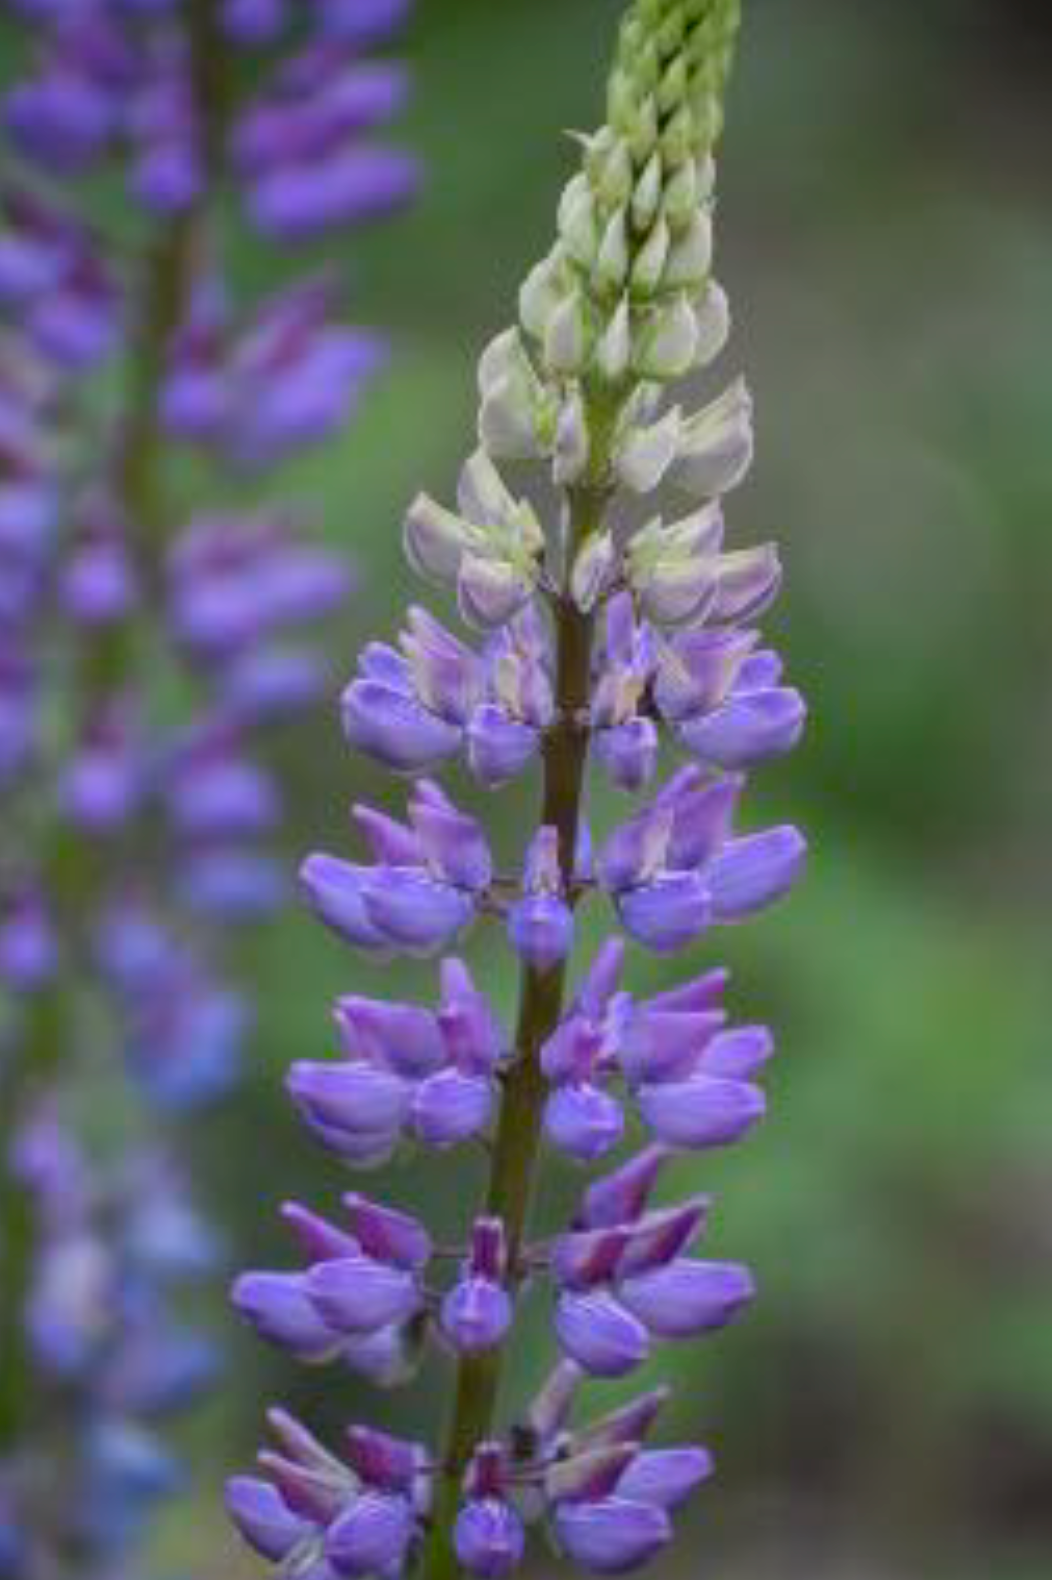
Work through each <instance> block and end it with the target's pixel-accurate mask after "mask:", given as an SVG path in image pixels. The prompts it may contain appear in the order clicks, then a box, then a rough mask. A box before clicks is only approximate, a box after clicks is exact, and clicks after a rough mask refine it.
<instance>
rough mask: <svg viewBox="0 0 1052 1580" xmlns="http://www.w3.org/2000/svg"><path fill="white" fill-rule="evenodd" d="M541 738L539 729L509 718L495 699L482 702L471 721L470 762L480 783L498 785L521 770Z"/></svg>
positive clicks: (469, 733)
mask: <svg viewBox="0 0 1052 1580" xmlns="http://www.w3.org/2000/svg"><path fill="white" fill-rule="evenodd" d="M540 742H541V737H540V733H539V732H538V731H537V730H535V729H534V728H532V726H531V725H529V724H521V723H520V722H519V721H518V720H517V719H513V718H510V717H509V716H508V714H506V713H505V712H504V710H503V708H499V707H497V706H496V705H495V704H493V703H488V702H487V703H483V704H482V705H481V706H480V707H478V708H476V709H475V711H474V713H473V714H472V715H471V720H470V723H469V724H468V729H467V743H468V765H469V767H470V768H471V771H472V773H473V774H474V775H475V777H476V779H478V780H479V782H480V783H481V784H483V785H485V786H486V787H487V789H490V790H492V789H496V788H497V786H499V785H503V784H506V783H507V782H508V780H509V779H514V778H515V777H516V775H518V774H520V773H521V772H522V770H523V769H524V768H525V767H526V765H527V763H529V761H530V760H531V758H532V757H533V756H534V755H535V754H536V752H537V749H538V747H539V746H540Z"/></svg>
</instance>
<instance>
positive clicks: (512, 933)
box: [508, 894, 574, 971]
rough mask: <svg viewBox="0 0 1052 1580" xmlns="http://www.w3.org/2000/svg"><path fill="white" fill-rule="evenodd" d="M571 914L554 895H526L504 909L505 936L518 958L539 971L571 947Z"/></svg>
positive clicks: (563, 955) (564, 954) (560, 958)
mask: <svg viewBox="0 0 1052 1580" xmlns="http://www.w3.org/2000/svg"><path fill="white" fill-rule="evenodd" d="M573 933H574V924H573V913H572V911H571V910H570V908H569V906H568V905H567V904H566V902H565V901H564V900H562V899H560V898H559V897H558V896H557V895H554V894H527V895H525V896H524V897H523V898H522V899H521V900H518V901H517V902H516V903H515V904H514V905H513V906H512V908H511V910H510V911H509V912H508V938H509V940H510V941H511V946H512V948H513V949H514V950H515V953H516V954H517V955H518V956H519V958H520V959H522V960H525V961H526V962H527V964H528V965H531V966H536V968H537V969H538V970H539V971H548V970H550V969H551V967H552V966H555V965H558V963H559V962H560V961H561V960H565V959H566V957H567V955H568V954H569V953H570V950H571V948H572V947H573Z"/></svg>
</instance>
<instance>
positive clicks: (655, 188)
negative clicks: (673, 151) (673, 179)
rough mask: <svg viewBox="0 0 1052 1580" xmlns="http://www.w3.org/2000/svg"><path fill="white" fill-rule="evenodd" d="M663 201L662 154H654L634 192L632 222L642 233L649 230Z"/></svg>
mask: <svg viewBox="0 0 1052 1580" xmlns="http://www.w3.org/2000/svg"><path fill="white" fill-rule="evenodd" d="M660 202H661V156H660V154H654V155H653V157H652V158H651V159H648V160H647V164H646V168H645V169H644V171H643V174H642V175H641V176H640V178H639V180H638V181H637V182H636V186H635V191H634V192H633V193H632V224H633V225H634V226H635V228H636V230H637V231H639V232H640V233H642V232H644V231H648V230H649V229H650V227H651V225H653V223H654V220H655V219H656V218H657V211H658V204H659V203H660Z"/></svg>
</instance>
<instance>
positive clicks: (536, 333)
mask: <svg viewBox="0 0 1052 1580" xmlns="http://www.w3.org/2000/svg"><path fill="white" fill-rule="evenodd" d="M570 288H571V286H570V281H569V279H568V275H567V268H566V258H565V255H564V253H563V250H562V248H561V247H559V246H555V247H553V248H552V251H551V252H550V253H549V254H548V256H547V258H543V259H542V260H541V262H540V263H538V264H536V265H535V266H534V267H533V268H532V269H531V270H530V272H529V274H528V275H527V276H526V279H525V281H524V283H523V285H522V288H521V290H520V291H519V318H520V320H521V322H522V327H523V328H524V329H525V330H526V332H527V333H528V334H531V335H533V337H534V338H535V339H536V340H543V339H544V337H545V334H546V333H547V329H548V323H549V321H550V319H551V317H552V314H553V313H554V312H555V310H556V308H557V307H558V306H559V305H560V303H561V302H562V301H563V300H564V299H565V297H566V294H567V292H568V291H569V290H570Z"/></svg>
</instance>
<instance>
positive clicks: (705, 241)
mask: <svg viewBox="0 0 1052 1580" xmlns="http://www.w3.org/2000/svg"><path fill="white" fill-rule="evenodd" d="M711 268H712V220H711V218H710V217H709V215H708V213H707V211H706V210H705V209H695V211H694V213H693V215H692V216H691V218H690V220H689V222H688V224H687V229H686V231H685V232H684V234H683V235H682V236H680V237H679V238H678V240H676V241H674V242H673V244H672V246H671V247H670V248H669V254H668V259H667V261H666V263H665V272H664V275H663V276H662V284H663V285H664V286H665V287H666V289H667V290H670V291H677V290H688V291H689V290H694V291H696V290H699V289H700V288H701V286H702V285H704V283H705V280H706V278H707V276H708V273H709V270H710V269H711Z"/></svg>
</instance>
